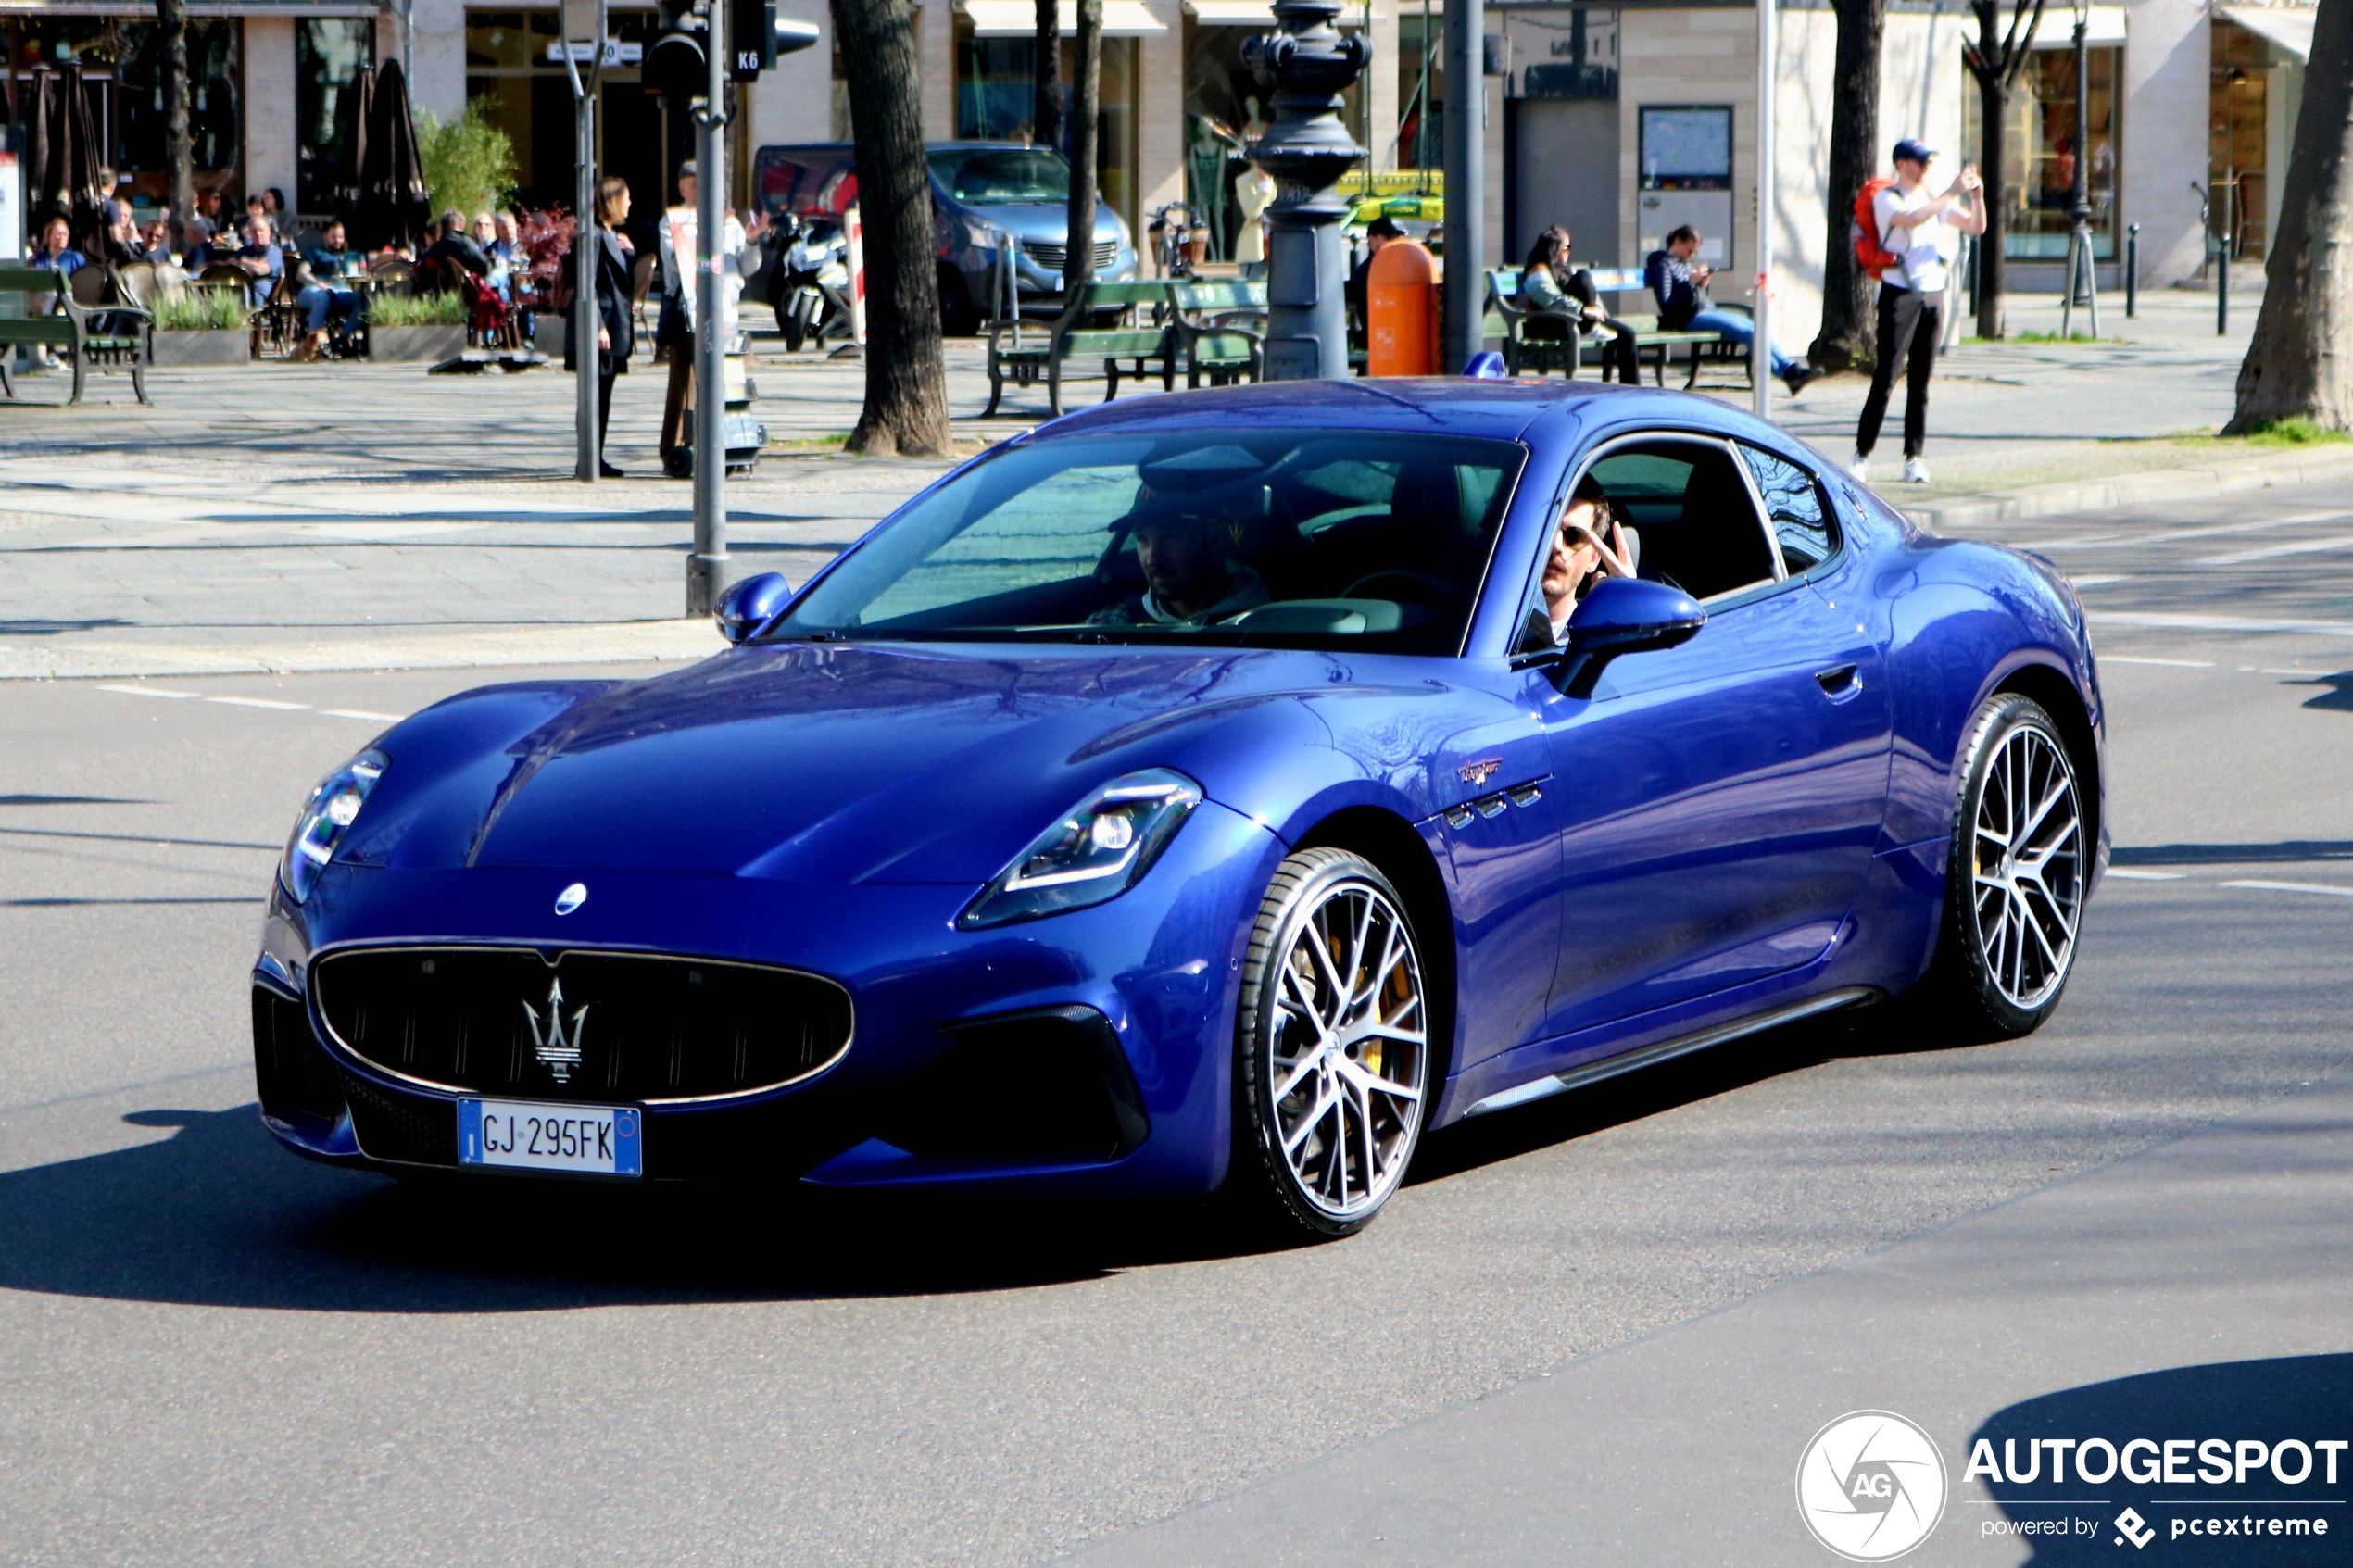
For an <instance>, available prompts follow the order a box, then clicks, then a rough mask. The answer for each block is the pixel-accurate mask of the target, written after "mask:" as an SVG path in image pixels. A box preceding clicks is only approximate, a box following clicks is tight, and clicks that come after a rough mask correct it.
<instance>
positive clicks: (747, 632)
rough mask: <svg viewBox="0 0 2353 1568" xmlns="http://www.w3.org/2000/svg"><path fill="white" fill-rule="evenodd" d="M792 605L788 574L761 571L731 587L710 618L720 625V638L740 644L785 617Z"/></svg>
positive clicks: (732, 584) (731, 584) (714, 606)
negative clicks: (777, 619)
mask: <svg viewBox="0 0 2353 1568" xmlns="http://www.w3.org/2000/svg"><path fill="white" fill-rule="evenodd" d="M791 602H792V584H791V583H787V582H786V581H785V574H784V573H783V572H781V571H762V572H760V573H759V574H757V575H756V576H751V577H747V578H745V579H744V580H743V581H741V582H740V583H729V584H728V586H727V589H726V591H725V592H724V593H722V594H721V595H720V596H719V602H718V603H717V604H715V605H713V606H712V607H711V620H713V621H717V622H718V623H719V634H720V635H721V636H723V637H724V638H726V639H727V640H728V641H729V642H731V643H740V642H743V641H745V640H746V639H747V638H749V637H750V636H751V634H752V633H755V632H757V631H759V630H760V629H761V627H762V626H765V625H767V624H768V622H770V621H774V620H775V619H776V617H777V616H779V615H781V614H783V613H784V610H785V607H786V605H788V604H790V603H791Z"/></svg>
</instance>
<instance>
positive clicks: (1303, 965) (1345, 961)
mask: <svg viewBox="0 0 2353 1568" xmlns="http://www.w3.org/2000/svg"><path fill="white" fill-rule="evenodd" d="M720 622H721V628H722V630H723V631H724V633H725V634H726V636H727V639H728V641H729V643H730V644H731V645H732V646H729V647H728V648H727V649H726V650H725V651H724V652H722V653H720V654H718V655H716V656H715V657H713V658H711V659H708V660H706V661H704V662H702V663H700V664H698V665H694V666H692V667H690V668H686V669H683V670H680V671H675V672H673V673H668V674H663V675H660V676H657V677H655V678H652V679H648V680H638V681H535V682H524V683H520V684H508V685H497V686H488V687H484V688H483V689H481V690H478V691H472V692H468V693H466V694H464V695H462V696H455V697H452V698H450V699H448V700H447V701H446V702H442V703H439V704H437V705H435V706H434V707H432V708H430V709H425V710H424V711H422V712H420V713H417V714H415V715H413V716H412V717H410V718H409V719H407V720H405V721H402V722H401V723H399V724H397V725H396V726H395V727H394V728H392V729H391V730H389V731H387V732H386V733H385V734H383V735H382V736H380V737H379V738H378V739H377V740H376V741H375V742H374V743H373V744H372V745H371V746H369V747H368V749H367V750H365V751H363V752H362V753H360V754H359V756H358V757H356V758H354V759H352V760H351V761H350V762H349V763H348V764H346V766H345V767H343V768H342V769H340V770H338V771H336V772H335V773H334V774H333V775H332V776H331V777H329V778H328V779H327V780H326V781H325V782H323V783H322V784H321V785H320V786H319V789H318V791H317V792H316V794H315V795H314V796H313V797H312V798H311V799H310V801H309V803H308V806H307V808H306V809H304V811H303V812H302V814H301V817H300V820H299V822H297V824H296V828H295V831H294V834H293V836H292V838H291V840H290V842H289V844H288V846H287V849H286V853H285V857H284V859H283V864H282V866H281V868H280V872H279V874H278V877H277V880H276V884H275V887H274V891H273V894H272V897H271V904H270V909H269V914H268V917H267V921H266V925H265V929H264V934H263V937H262V944H261V952H260V956H259V959H258V961H257V963H256V966H255V969H254V973H253V1022H254V1041H255V1054H256V1067H257V1071H258V1077H259V1089H260V1101H261V1110H262V1115H263V1117H264V1119H265V1120H266V1122H267V1123H268V1125H269V1126H270V1128H271V1131H272V1132H273V1133H275V1134H276V1135H277V1136H278V1137H279V1138H280V1139H282V1140H283V1142H284V1143H285V1144H286V1145H287V1146H288V1147H290V1148H293V1149H295V1150H296V1151H298V1152H300V1153H302V1154H305V1155H308V1156H309V1157H311V1158H313V1159H317V1160H327V1161H331V1162H333V1163H336V1164H342V1165H348V1166H354V1167H359V1168H364V1169H370V1170H376V1171H382V1172H386V1173H394V1174H405V1173H452V1174H456V1175H460V1176H463V1175H472V1176H478V1177H482V1176H515V1175H533V1174H537V1175H543V1176H544V1175H566V1176H573V1177H576V1178H580V1179H588V1180H603V1181H607V1182H617V1183H627V1182H638V1183H660V1182H691V1181H723V1182H759V1181H769V1182H774V1181H785V1182H799V1183H806V1184H814V1185H821V1186H827V1187H857V1186H880V1185H910V1184H926V1183H929V1184H937V1183H961V1184H975V1183H978V1184H993V1185H998V1186H1000V1187H1019V1188H1022V1189H1026V1190H1028V1191H1032V1192H1041V1193H1063V1194H1073V1195H1076V1194H1087V1195H1095V1196H1105V1195H1142V1194H1187V1193H1191V1194H1205V1193H1210V1192H1213V1191H1218V1190H1221V1189H1222V1190H1224V1191H1227V1192H1229V1193H1232V1194H1234V1195H1236V1201H1237V1203H1238V1204H1239V1206H1240V1207H1241V1208H1242V1209H1243V1210H1246V1211H1247V1210H1254V1211H1255V1212H1256V1213H1258V1214H1260V1215H1262V1216H1264V1217H1265V1218H1267V1219H1269V1220H1270V1221H1271V1222H1272V1223H1275V1224H1277V1226H1279V1227H1283V1228H1287V1229H1289V1230H1290V1231H1292V1232H1294V1233H1298V1234H1304V1235H1307V1236H1342V1235H1347V1234H1349V1233H1351V1232H1353V1231H1354V1230H1356V1229H1359V1228H1361V1227H1362V1226H1363V1225H1365V1223H1368V1222H1369V1221H1370V1220H1371V1218H1372V1217H1373V1215H1374V1214H1375V1213H1376V1212H1377V1211H1378V1210H1379V1209H1380V1208H1381V1206H1382V1205H1383V1203H1385V1202H1386V1201H1387V1200H1388V1198H1390V1195H1391V1194H1393V1193H1394V1192H1395V1191H1396V1189H1397V1186H1398V1184H1399V1182H1400V1181H1401V1179H1402V1178H1403V1175H1404V1173H1405V1171H1406V1169H1407V1166H1408V1164H1409V1162H1410V1161H1411V1160H1412V1159H1413V1157H1414V1152H1415V1149H1416V1145H1417V1142H1418V1140H1419V1139H1420V1138H1421V1136H1422V1135H1423V1134H1425V1133H1427V1132H1428V1131H1429V1130H1431V1129H1432V1128H1436V1127H1441V1126H1443V1125H1445V1124H1447V1123H1452V1122H1454V1121H1457V1120H1460V1119H1461V1118H1464V1117H1469V1116H1478V1115H1481V1114H1484V1113H1489V1112H1494V1111H1499V1110H1506V1109H1508V1108H1510V1107H1513V1106H1516V1105H1519V1104H1523V1103H1525V1102H1528V1101H1530V1100H1533V1099H1536V1098H1541V1097H1542V1096H1546V1095H1551V1094H1555V1093H1559V1092H1562V1091H1565V1090H1573V1089H1576V1088H1577V1087H1579V1086H1580V1085H1586V1084H1590V1083H1592V1082H1594V1081H1596V1080H1598V1079H1601V1078H1604V1077H1606V1076H1608V1075H1610V1074H1613V1073H1622V1072H1626V1071H1628V1070H1630V1069H1635V1068H1640V1067H1644V1066H1647V1065H1650V1064H1653V1063H1657V1062H1660V1061H1664V1060H1667V1059H1669V1058H1672V1057H1675V1056H1678V1055H1680V1054H1682V1053H1685V1052H1689V1051H1692V1050H1697V1049H1701V1048H1704V1047H1715V1046H1721V1045H1723V1044H1725V1043H1726V1042H1729V1041H1732V1040H1735V1039H1738V1038H1740V1037H1742V1036H1743V1035H1751V1034H1754V1033H1755V1032H1757V1031H1759V1030H1763V1029H1767V1028H1770V1027H1773V1026H1775V1025H1778V1024H1781V1023H1785V1022H1791V1021H1793V1020H1796V1019H1800V1018H1804V1017H1806V1016H1808V1015H1812V1014H1818V1013H1824V1012H1828V1011H1830V1010H1834V1009H1842V1008H1853V1007H1858V1006H1863V1005H1867V1004H1870V1003H1875V1002H1880V1001H1882V1000H1886V999H1889V998H1894V997H1905V996H1906V995H1907V994H1909V995H1911V996H1914V997H1927V998H1929V999H1930V1000H1929V1005H1926V1006H1920V1007H1919V1008H1918V1009H1917V1010H1916V1011H1915V1012H1914V1014H1913V1016H1917V1017H1919V1018H1923V1019H1935V1020H1938V1021H1941V1022H1942V1023H1943V1024H1944V1025H1946V1026H1951V1027H1959V1028H1965V1029H1967V1030H1969V1031H1970V1032H1972V1033H1973V1034H1974V1035H1977V1036H1978V1037H1980V1038H1983V1039H1994V1038H1999V1037H2003V1036H2009V1035H2020V1034H2023V1033H2025V1032H2026V1031H2029V1030H2032V1029H2033V1028H2035V1027H2036V1026H2037V1025H2038V1024H2040V1023H2041V1022H2043V1021H2044V1020H2045V1018H2047V1017H2048V1016H2049V1015H2050V1013H2051V1011H2052V1010H2053V1009H2054V1008H2056V1007H2057V1004H2058V1000H2059V996H2060V992H2061V990H2062V989H2063V987H2064V986H2065V985H2066V983H2067V979H2068V974H2069V971H2070V965H2071V964H2072V962H2073V960H2074V957H2075V951H2076V936H2077V931H2078V927H2079V922H2080V921H2081V919H2082V912H2083V906H2084V901H2085V899H2086V897H2088V896H2089V894H2090V891H2091V889H2092V886H2093V884H2094V883H2095V880H2096V878H2097V876H2098V874H2099V871H2100V867H2101V864H2102V862H2103V859H2104V855H2105V849H2104V845H2105V834H2104V828H2103V824H2102V822H2101V808H2102V801H2103V793H2102V784H2101V775H2102V759H2103V754H2104V744H2105V743H2104V738H2103V736H2104V731H2103V721H2102V716H2101V709H2100V699H2099V688H2098V684H2097V682H2096V679H2095V672H2094V669H2093V660H2092V651H2091V647H2090V644H2089V641H2088V639H2087V636H2086V633H2085V630H2084V621H2083V612H2082V607H2081V605H2080V604H2079V603H2078V601H2077V598H2076V596H2075V594H2074V593H2073V591H2072V590H2071V589H2070V586H2069V584H2068V583H2067V582H2066V581H2065V579H2063V578H2062V577H2061V576H2060V575H2059V574H2058V573H2057V571H2054V570H2052V569H2051V568H2050V567H2048V566H2047V565H2045V564H2044V563H2043V562H2041V561H2039V560H2037V559H2035V558H2032V557H2030V556H2025V555H2020V554H2018V553H2015V552H2012V551H2008V550H2005V549H2000V548H1996V547H1993V546H1986V545H1982V544H1976V543H1969V542H1964V541H1959V540H1954V539H1945V538H1939V537H1936V536H1934V535H1932V534H1930V533H1924V532H1922V531H1921V530H1919V528H1917V527H1915V526H1913V525H1912V524H1911V523H1909V522H1907V521H1906V520H1904V519H1903V518H1902V517H1900V516H1899V515H1897V514H1896V513H1895V512H1894V511H1893V510H1891V509H1889V508H1887V507H1886V506H1885V505H1884V504H1882V503H1881V501H1880V500H1879V499H1878V498H1877V497H1875V496H1874V495H1871V493H1870V492H1869V491H1868V490H1866V489H1864V488H1862V487H1861V486H1860V485H1858V484H1856V483H1853V482H1852V481H1850V480H1849V479H1847V478H1846V477H1845V476H1844V475H1843V474H1842V473H1840V472H1838V471H1837V470H1834V469H1832V468H1830V467H1828V466H1826V465H1825V464H1823V463H1822V462H1821V460H1820V459H1819V458H1818V456H1817V455H1816V454H1814V453H1813V452H1812V451H1810V450H1809V449H1808V448H1807V447H1806V446H1805V445H1802V444H1800V443H1798V442H1796V441H1793V439H1791V438H1790V437H1789V436H1787V435H1785V434H1784V433H1781V432H1780V431H1779V430H1777V429H1775V428H1773V427H1772V426H1770V425H1768V424H1766V423H1763V422H1761V421H1758V420H1753V419H1750V418H1748V417H1746V416H1745V415H1743V414H1742V413H1740V412H1738V411H1736V410H1734V409H1731V408H1727V407H1725V406H1724V405H1722V404H1719V403H1717V402H1713V401H1709V400H1706V399H1703V398H1699V397H1693V396H1687V395H1680V394H1669V393H1661V392H1653V391H1647V390H1642V389H1621V388H1600V387H1593V386H1591V385H1584V384H1575V383H1571V384H1567V385H1564V384H1563V383H1551V384H1530V383H1513V382H1499V381H1480V380H1471V379H1465V380H1427V381H1402V382H1400V381H1391V382H1378V383H1376V382H1365V381H1353V382H1329V383H1289V384H1277V385H1265V386H1253V387H1235V388H1227V389H1223V390H1214V391H1207V392H1200V393H1189V394H1181V395H1169V396H1159V397H1151V398H1139V399H1133V400H1129V401H1126V402H1121V403H1117V404H1113V405H1108V406H1105V407H1101V408H1095V409H1093V410H1090V411H1088V412H1086V413H1081V414H1078V415H1075V416H1073V417H1071V418H1068V419H1064V420H1057V421H1055V422H1054V423H1053V424H1051V425H1050V426H1047V427H1045V428H1043V429H1041V430H1039V431H1038V432H1037V433H1034V434H1032V435H1028V436H1024V437H1020V438H1017V439H1014V440H1011V441H1008V442H1005V443H1004V444H1002V445H1000V446H998V447H996V448H995V449H994V450H992V451H990V452H989V453H988V455H986V456H984V457H982V458H977V459H975V460H974V461H972V462H969V463H966V464H965V465H963V467H961V468H959V469H958V470H955V471H954V472H952V473H950V474H949V475H947V476H946V477H945V478H943V479H941V480H940V481H939V482H938V483H936V484H933V485H932V486H931V487H930V488H929V489H927V490H925V492H924V493H923V494H921V495H917V496H916V497H915V498H914V499H912V501H910V502H908V503H907V504H906V505H905V506H903V507H901V508H899V510H898V511H896V512H895V513H893V514H892V515H891V516H890V517H889V518H887V519H886V520H885V521H883V522H882V523H880V524H879V525H877V526H876V527H875V529H874V530H873V531H872V532H871V533H868V534H866V536H865V537H864V538H862V540H860V541H859V542H858V543H857V544H856V545H855V546H851V547H850V548H849V549H848V550H846V551H844V552H843V553H842V554H841V555H840V556H839V557H837V558H836V559H834V560H833V561H832V562H831V563H830V564H828V565H827V566H826V567H825V568H824V570H823V571H819V572H818V573H817V574H816V575H815V576H814V577H812V578H811V579H810V580H809V581H808V582H807V583H803V584H802V585H800V586H799V588H798V589H793V588H791V587H789V586H788V585H787V584H786V583H785V582H784V581H783V580H782V579H781V578H778V577H775V576H774V575H763V576H760V577H753V578H749V579H747V580H745V581H743V582H741V583H736V585H735V586H734V587H733V588H731V589H730V590H729V592H728V594H727V595H726V596H725V598H724V600H723V602H722V605H721V610H720Z"/></svg>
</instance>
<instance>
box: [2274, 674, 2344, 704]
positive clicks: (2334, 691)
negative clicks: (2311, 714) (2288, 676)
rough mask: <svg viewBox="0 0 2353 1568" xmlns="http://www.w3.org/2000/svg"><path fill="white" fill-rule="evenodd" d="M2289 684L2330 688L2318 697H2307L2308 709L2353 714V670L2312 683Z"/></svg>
mask: <svg viewBox="0 0 2353 1568" xmlns="http://www.w3.org/2000/svg"><path fill="white" fill-rule="evenodd" d="M2288 684H2290V685H2296V686H2326V687H2327V688H2328V689H2327V690H2326V691H2324V692H2322V693H2321V694H2319V695H2318V696H2308V697H2306V698H2305V699H2304V706H2305V707H2307V708H2320V709H2334V711H2336V712H2338V713H2353V670H2347V671H2345V672H2344V673H2342V674H2338V675H2322V676H2320V677H2318V678H2317V679H2314V680H2310V681H2291V682H2289V683H2288Z"/></svg>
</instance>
